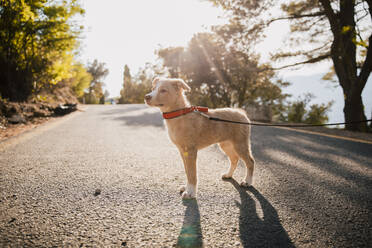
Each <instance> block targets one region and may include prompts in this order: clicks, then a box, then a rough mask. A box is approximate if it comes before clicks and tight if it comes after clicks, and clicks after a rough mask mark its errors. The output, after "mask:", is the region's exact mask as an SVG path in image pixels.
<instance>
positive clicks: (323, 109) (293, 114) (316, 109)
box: [280, 93, 333, 124]
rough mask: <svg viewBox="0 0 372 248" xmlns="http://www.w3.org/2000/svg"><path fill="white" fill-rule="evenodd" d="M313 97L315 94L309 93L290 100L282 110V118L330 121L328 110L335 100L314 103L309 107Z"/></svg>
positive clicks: (310, 121)
mask: <svg viewBox="0 0 372 248" xmlns="http://www.w3.org/2000/svg"><path fill="white" fill-rule="evenodd" d="M312 98H314V96H313V95H312V94H309V93H308V94H305V96H304V97H299V98H298V99H297V100H295V101H293V102H288V103H287V104H286V106H285V108H284V110H283V111H281V116H280V120H281V121H285V122H291V123H307V124H325V123H326V122H327V121H328V116H327V112H328V111H329V110H330V108H331V106H332V104H333V102H328V103H327V104H324V103H323V104H312V105H310V107H309V103H310V101H311V100H312Z"/></svg>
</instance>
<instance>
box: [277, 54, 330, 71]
mask: <svg viewBox="0 0 372 248" xmlns="http://www.w3.org/2000/svg"><path fill="white" fill-rule="evenodd" d="M329 57H331V53H327V54H324V55H321V56H319V57H316V58H312V59H309V60H306V61H302V62H298V63H294V64H290V65H285V66H282V67H277V68H271V69H272V70H282V69H285V68H289V67H294V66H298V65H304V64H313V63H317V62H319V61H322V60H325V59H328V58H329Z"/></svg>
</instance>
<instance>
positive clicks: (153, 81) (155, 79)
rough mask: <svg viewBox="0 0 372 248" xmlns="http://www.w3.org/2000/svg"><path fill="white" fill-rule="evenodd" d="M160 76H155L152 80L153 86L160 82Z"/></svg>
mask: <svg viewBox="0 0 372 248" xmlns="http://www.w3.org/2000/svg"><path fill="white" fill-rule="evenodd" d="M159 80H160V78H159V77H155V78H154V79H153V80H152V87H155V86H156V84H157V83H158V82H159Z"/></svg>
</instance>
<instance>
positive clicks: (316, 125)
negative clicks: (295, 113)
mask: <svg viewBox="0 0 372 248" xmlns="http://www.w3.org/2000/svg"><path fill="white" fill-rule="evenodd" d="M195 112H197V111H195ZM199 114H200V115H202V116H204V117H206V118H208V119H209V120H211V121H220V122H228V123H234V124H242V125H250V126H261V127H325V126H337V125H346V124H356V123H364V122H370V121H372V119H369V120H365V121H350V122H338V123H326V124H278V123H276V124H275V123H273V124H270V123H257V122H241V121H232V120H225V119H220V118H217V117H212V116H209V115H206V114H204V113H201V112H199Z"/></svg>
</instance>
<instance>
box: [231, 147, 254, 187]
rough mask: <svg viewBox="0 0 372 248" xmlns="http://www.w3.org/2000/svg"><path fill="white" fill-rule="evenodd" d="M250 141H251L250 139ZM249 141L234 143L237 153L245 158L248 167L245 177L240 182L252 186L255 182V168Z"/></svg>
mask: <svg viewBox="0 0 372 248" xmlns="http://www.w3.org/2000/svg"><path fill="white" fill-rule="evenodd" d="M248 142H249V141H248ZM248 142H243V143H238V144H236V143H235V144H234V148H235V151H236V153H237V154H238V155H239V157H240V158H241V159H243V161H244V163H245V166H246V167H247V169H246V173H245V179H244V181H243V182H241V183H240V185H241V186H243V187H248V186H251V185H252V183H253V170H254V164H255V161H254V158H253V156H252V151H251V149H250V146H249V144H248Z"/></svg>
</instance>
